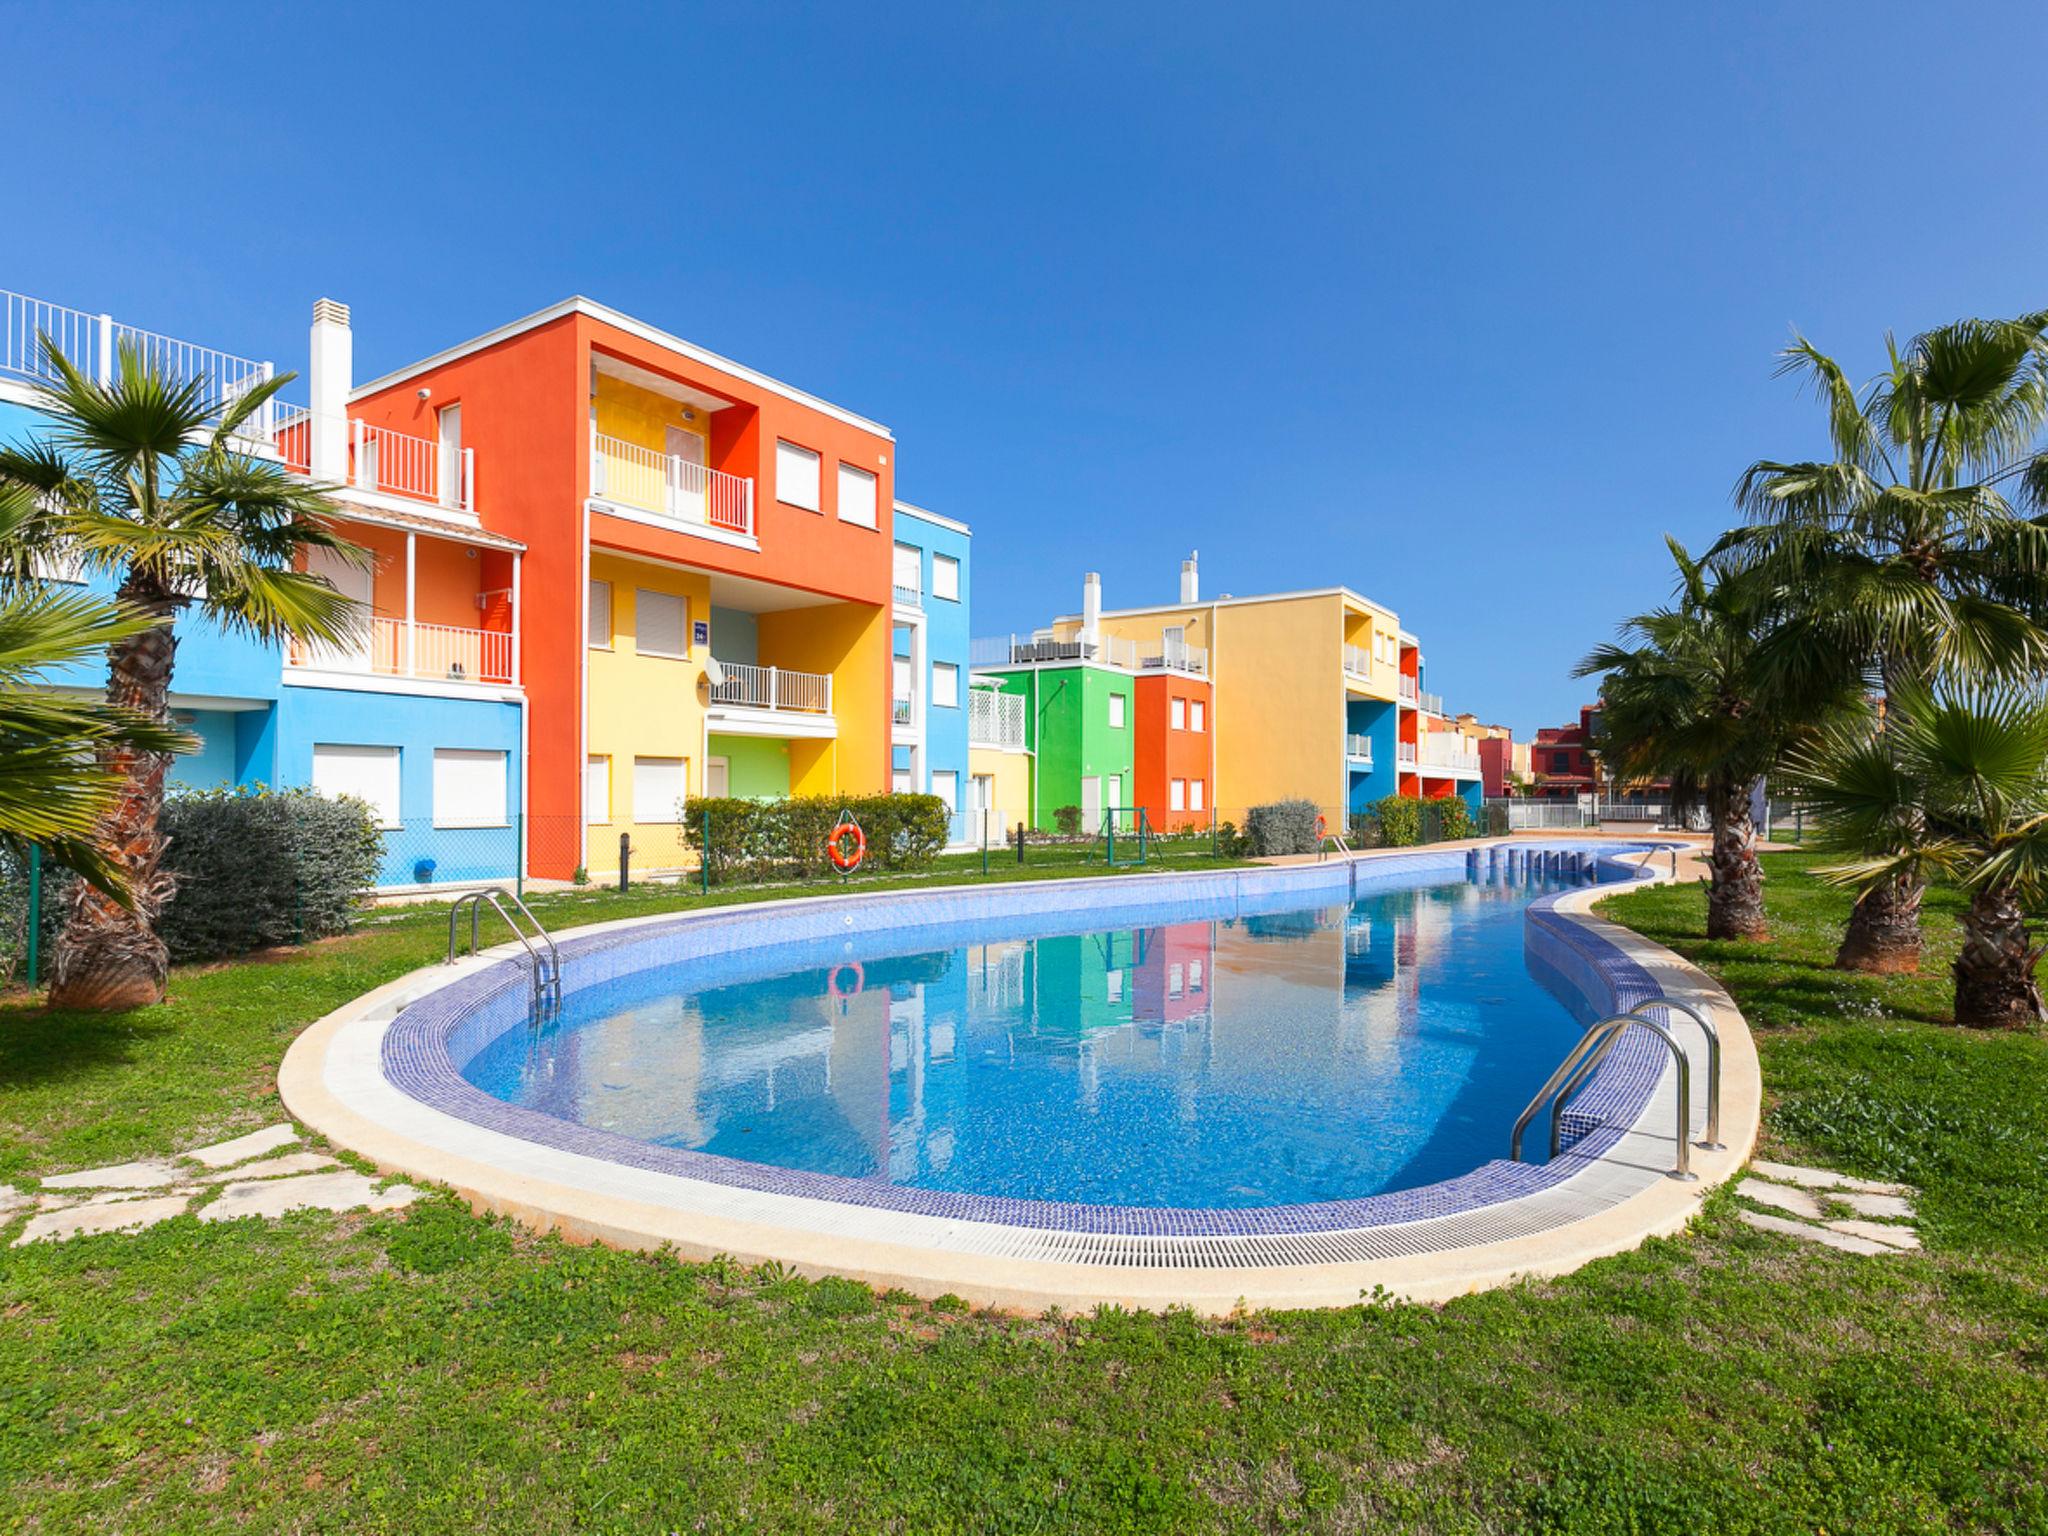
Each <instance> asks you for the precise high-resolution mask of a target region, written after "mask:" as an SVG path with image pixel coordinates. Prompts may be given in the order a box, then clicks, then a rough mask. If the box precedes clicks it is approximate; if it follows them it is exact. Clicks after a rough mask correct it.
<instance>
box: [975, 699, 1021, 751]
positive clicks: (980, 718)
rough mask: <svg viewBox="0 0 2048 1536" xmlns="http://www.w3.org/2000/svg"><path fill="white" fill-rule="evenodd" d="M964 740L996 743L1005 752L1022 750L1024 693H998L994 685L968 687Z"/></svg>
mask: <svg viewBox="0 0 2048 1536" xmlns="http://www.w3.org/2000/svg"><path fill="white" fill-rule="evenodd" d="M967 744H968V745H969V746H970V747H998V748H1001V749H1002V750H1003V751H1006V752H1022V751H1023V750H1024V695H1023V694H1021V693H998V692H997V691H996V690H995V689H993V688H970V689H968V690H967Z"/></svg>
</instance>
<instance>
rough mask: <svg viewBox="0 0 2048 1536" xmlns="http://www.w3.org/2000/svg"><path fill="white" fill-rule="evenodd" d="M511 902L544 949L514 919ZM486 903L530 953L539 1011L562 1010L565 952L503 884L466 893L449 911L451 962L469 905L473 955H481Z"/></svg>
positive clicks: (538, 920) (470, 937) (528, 960)
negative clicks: (479, 925) (479, 931)
mask: <svg viewBox="0 0 2048 1536" xmlns="http://www.w3.org/2000/svg"><path fill="white" fill-rule="evenodd" d="M500 898H502V900H501V899H500ZM507 901H509V902H511V903H512V908H513V911H516V912H517V913H518V914H519V915H520V916H521V917H523V918H525V919H526V921H527V922H528V923H530V924H532V926H533V935H534V938H537V939H538V940H539V941H540V943H541V945H544V946H545V948H544V949H543V948H538V947H536V946H535V944H534V941H533V939H530V938H528V937H527V935H526V930H525V929H523V928H521V927H520V926H519V924H518V923H517V922H515V921H514V920H513V918H512V913H511V912H507V911H506V910H505V906H504V903H505V902H507ZM485 902H489V903H490V904H491V910H492V911H493V912H495V913H497V914H498V916H499V917H500V918H501V919H502V920H503V921H504V924H505V926H506V927H507V928H510V929H511V930H512V936H513V937H514V938H515V939H517V940H518V941H519V944H520V947H521V948H522V949H524V950H525V951H526V958H527V962H528V966H529V971H530V974H531V976H532V979H533V1000H534V1004H535V1007H536V1011H537V1012H543V1013H545V1012H551V1011H552V1010H553V1009H554V1008H556V1007H559V1006H560V1004H561V1001H562V952H561V951H560V950H559V949H557V948H556V947H555V941H554V937H553V935H551V934H550V933H549V932H548V931H547V929H546V928H544V927H542V926H541V921H540V919H539V918H537V917H535V916H534V915H533V913H532V911H530V910H529V909H528V907H527V905H526V903H525V902H523V901H521V900H520V899H519V898H518V896H516V895H514V894H513V893H512V892H511V891H508V890H506V889H505V887H503V886H502V885H493V886H487V887H486V888H484V889H483V890H480V891H465V892H463V893H462V895H460V896H458V897H456V898H455V904H454V905H453V906H452V907H450V908H449V909H448V963H449V964H450V965H453V964H454V963H455V959H456V955H455V946H456V932H457V927H458V924H459V921H460V919H461V917H462V909H463V908H464V907H465V906H466V907H468V908H469V952H470V953H471V954H475V953H476V952H477V922H478V919H479V918H480V917H481V916H482V915H483V908H484V903H485Z"/></svg>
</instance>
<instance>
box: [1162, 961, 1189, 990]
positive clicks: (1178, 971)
mask: <svg viewBox="0 0 2048 1536" xmlns="http://www.w3.org/2000/svg"><path fill="white" fill-rule="evenodd" d="M1186 978H1187V972H1186V971H1185V970H1183V969H1182V968H1181V967H1180V966H1178V965H1169V966H1168V967H1167V968H1166V995H1167V996H1168V997H1179V996H1180V995H1181V993H1182V992H1183V991H1184V990H1186V986H1187V979H1186Z"/></svg>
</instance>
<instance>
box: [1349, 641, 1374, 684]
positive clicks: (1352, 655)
mask: <svg viewBox="0 0 2048 1536" xmlns="http://www.w3.org/2000/svg"><path fill="white" fill-rule="evenodd" d="M1344 670H1345V671H1346V672H1350V673H1352V674H1354V675H1356V676H1358V677H1368V678H1369V677H1371V676H1372V653H1371V652H1369V651H1368V650H1366V648H1365V647H1364V646H1362V645H1347V646H1345V647H1344Z"/></svg>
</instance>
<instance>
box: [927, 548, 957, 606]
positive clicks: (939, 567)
mask: <svg viewBox="0 0 2048 1536" xmlns="http://www.w3.org/2000/svg"><path fill="white" fill-rule="evenodd" d="M932 596H933V597H943V598H945V599H946V600H947V601H948V602H953V603H957V602H959V601H960V562H959V561H958V560H955V559H954V558H953V557H952V556H951V555H933V556H932Z"/></svg>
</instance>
